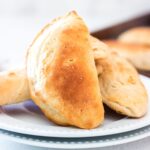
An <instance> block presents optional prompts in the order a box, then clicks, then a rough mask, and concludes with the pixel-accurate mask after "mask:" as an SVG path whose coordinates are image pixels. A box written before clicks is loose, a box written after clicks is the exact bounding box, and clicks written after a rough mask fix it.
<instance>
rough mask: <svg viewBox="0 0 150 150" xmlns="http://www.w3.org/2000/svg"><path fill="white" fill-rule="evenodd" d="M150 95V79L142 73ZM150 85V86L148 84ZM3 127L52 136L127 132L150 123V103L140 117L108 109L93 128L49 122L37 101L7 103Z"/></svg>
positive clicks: (0, 125)
mask: <svg viewBox="0 0 150 150" xmlns="http://www.w3.org/2000/svg"><path fill="white" fill-rule="evenodd" d="M141 79H142V81H143V83H144V85H145V86H146V88H147V91H148V93H149V95H150V87H148V86H149V85H150V79H149V78H147V77H144V76H141ZM148 84H149V85H148ZM0 111H1V112H0V128H1V129H5V130H8V131H13V132H17V133H23V134H30V135H38V136H48V137H67V138H69V137H92V136H103V135H111V134H116V133H123V132H127V131H131V130H135V129H139V128H141V127H144V126H148V125H150V103H149V109H148V113H147V115H145V117H143V118H140V119H131V118H127V117H123V116H120V115H118V114H116V113H115V112H113V111H111V110H108V111H106V116H105V122H104V124H103V125H102V126H99V127H98V128H96V129H92V130H83V129H78V128H74V127H62V126H58V125H56V124H54V123H52V122H50V121H48V120H47V119H46V118H45V117H44V115H43V114H42V113H41V111H40V110H39V109H38V107H37V106H35V105H34V103H33V102H31V101H27V102H24V103H20V104H15V105H8V106H3V107H1V109H0Z"/></svg>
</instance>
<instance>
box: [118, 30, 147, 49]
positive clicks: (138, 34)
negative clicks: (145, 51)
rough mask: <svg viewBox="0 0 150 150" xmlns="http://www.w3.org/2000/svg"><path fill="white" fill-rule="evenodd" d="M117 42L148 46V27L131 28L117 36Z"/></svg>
mask: <svg viewBox="0 0 150 150" xmlns="http://www.w3.org/2000/svg"><path fill="white" fill-rule="evenodd" d="M118 40H119V41H122V42H125V43H135V44H142V45H147V46H150V27H135V28H131V29H129V30H127V31H125V32H123V33H122V34H120V35H119V38H118Z"/></svg>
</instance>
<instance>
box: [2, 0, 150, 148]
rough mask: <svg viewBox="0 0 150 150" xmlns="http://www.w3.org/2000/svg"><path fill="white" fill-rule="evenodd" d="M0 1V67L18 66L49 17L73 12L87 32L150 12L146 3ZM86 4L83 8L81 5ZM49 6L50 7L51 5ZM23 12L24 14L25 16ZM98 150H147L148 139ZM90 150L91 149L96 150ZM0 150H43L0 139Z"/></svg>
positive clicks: (113, 0)
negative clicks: (86, 27) (75, 12)
mask: <svg viewBox="0 0 150 150" xmlns="http://www.w3.org/2000/svg"><path fill="white" fill-rule="evenodd" d="M94 2H95V3H96V5H95V6H94V5H93V0H82V1H68V0H63V7H62V5H58V3H60V1H58V0H55V1H52V0H42V1H36V0H22V1H20V0H11V1H10V0H1V1H0V41H1V42H0V43H1V44H0V46H1V48H0V53H1V55H0V67H1V64H2V65H5V67H6V68H7V67H8V66H9V65H8V66H7V64H5V63H3V62H5V60H8V61H9V62H10V63H11V66H14V64H16V62H19V64H21V61H22V58H23V53H25V50H26V48H27V47H28V46H29V43H31V41H32V39H33V37H34V35H35V34H36V33H37V32H38V31H39V29H40V28H41V27H42V26H43V25H44V24H45V23H47V22H49V20H51V18H54V17H56V16H58V15H62V14H64V13H66V12H67V11H69V10H72V9H75V10H77V11H78V12H79V14H80V15H81V16H82V17H84V20H85V21H86V23H87V24H88V26H89V28H90V30H91V31H93V30H96V29H98V28H104V27H107V26H110V25H111V24H116V23H117V22H121V21H123V20H127V19H128V18H132V17H133V16H136V15H138V14H141V13H146V12H148V11H149V10H150V0H104V1H100V0H95V1H94ZM85 3H86V5H85ZM51 4H52V5H51ZM26 12H27V13H26ZM98 149H100V150H150V137H149V138H145V139H142V140H139V141H136V142H132V143H128V144H122V145H118V146H112V147H107V148H98ZM98 149H94V150H98ZM0 150H47V149H44V148H37V147H32V146H28V145H24V144H19V143H15V142H11V141H8V140H4V139H0Z"/></svg>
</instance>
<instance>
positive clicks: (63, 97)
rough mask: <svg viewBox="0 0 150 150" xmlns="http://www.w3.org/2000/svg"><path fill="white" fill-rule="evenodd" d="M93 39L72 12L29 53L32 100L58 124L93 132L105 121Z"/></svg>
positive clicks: (49, 29)
mask: <svg viewBox="0 0 150 150" xmlns="http://www.w3.org/2000/svg"><path fill="white" fill-rule="evenodd" d="M89 37H90V35H89V31H88V29H87V27H86V25H85V24H84V22H83V20H82V19H81V18H80V17H79V16H78V15H77V14H76V12H71V13H69V14H67V15H66V16H63V17H61V18H58V19H56V20H54V21H53V22H52V23H51V24H49V25H47V26H46V27H45V28H44V30H42V31H41V32H40V33H39V35H38V36H37V37H36V39H35V40H34V42H33V43H32V45H31V46H30V48H29V50H28V54H27V76H28V81H29V88H30V94H31V98H32V99H33V100H34V102H35V103H36V104H37V105H38V106H39V107H40V108H41V110H42V111H43V112H44V114H45V115H46V116H47V118H49V119H50V120H52V121H54V122H55V123H57V124H60V125H73V126H77V127H80V128H86V129H90V128H94V127H97V126H98V125H99V124H101V123H102V121H103V119H104V110H103V104H102V98H101V94H100V88H99V84H98V78H97V72H96V66H95V63H94V57H93V52H92V48H91V43H90V40H89Z"/></svg>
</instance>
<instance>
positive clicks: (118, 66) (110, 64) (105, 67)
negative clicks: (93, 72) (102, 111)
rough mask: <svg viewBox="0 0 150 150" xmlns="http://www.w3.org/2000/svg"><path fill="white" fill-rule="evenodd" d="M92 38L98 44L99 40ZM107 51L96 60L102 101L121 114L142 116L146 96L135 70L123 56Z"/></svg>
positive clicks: (146, 100) (144, 111)
mask: <svg viewBox="0 0 150 150" xmlns="http://www.w3.org/2000/svg"><path fill="white" fill-rule="evenodd" d="M93 40H95V42H98V43H99V44H100V42H99V40H97V39H93ZM97 45H98V44H97ZM97 49H98V47H97ZM108 50H109V49H108ZM109 51H110V53H109V54H108V55H107V57H106V58H104V59H97V60H96V67H97V71H98V78H99V84H100V87H101V93H102V98H103V102H104V103H105V104H106V105H107V106H108V107H110V108H111V109H113V110H115V111H116V112H118V113H121V114H123V115H127V116H129V117H141V116H143V115H144V114H145V113H146V112H147V103H148V97H147V93H146V90H145V88H144V86H143V84H142V83H141V81H140V79H139V75H138V73H137V71H136V70H135V68H134V67H133V66H132V65H131V64H130V63H128V62H127V61H126V60H125V59H124V58H123V57H121V56H119V55H118V54H117V53H116V52H113V51H111V50H109Z"/></svg>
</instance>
